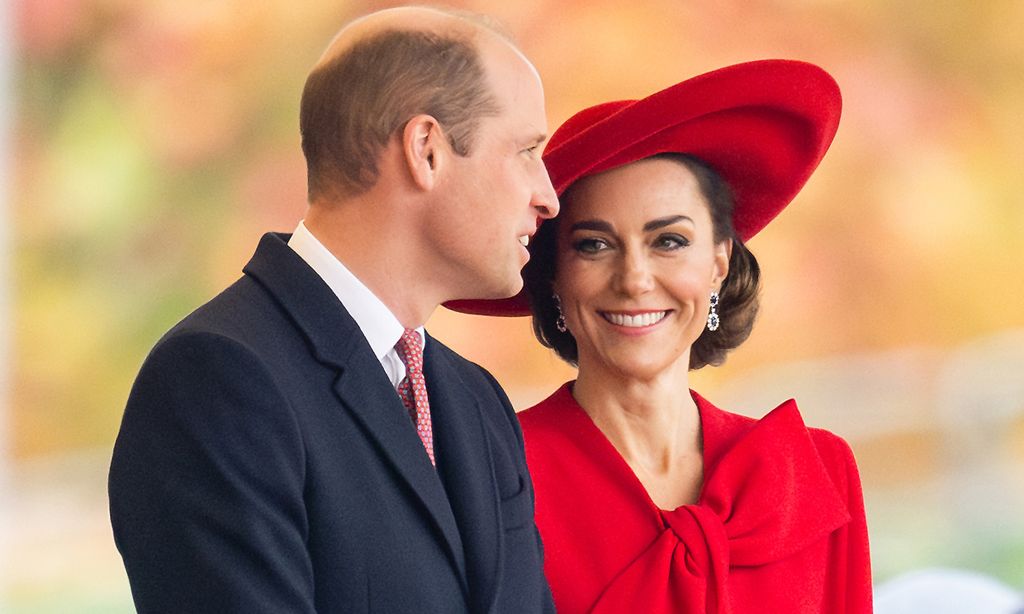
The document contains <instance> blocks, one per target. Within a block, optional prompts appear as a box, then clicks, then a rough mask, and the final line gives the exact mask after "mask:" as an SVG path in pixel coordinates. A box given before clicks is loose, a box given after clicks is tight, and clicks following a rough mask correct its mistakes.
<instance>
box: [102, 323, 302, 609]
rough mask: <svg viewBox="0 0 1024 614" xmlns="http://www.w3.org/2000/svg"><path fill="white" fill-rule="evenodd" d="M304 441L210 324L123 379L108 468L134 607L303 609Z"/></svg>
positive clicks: (257, 368) (266, 383)
mask: <svg viewBox="0 0 1024 614" xmlns="http://www.w3.org/2000/svg"><path fill="white" fill-rule="evenodd" d="M303 454H304V453H303V445H302V440H301V436H300V432H299V429H298V426H297V423H296V421H295V418H294V415H293V414H292V412H291V411H290V408H289V407H288V404H287V401H286V400H285V398H284V397H283V395H282V394H281V393H280V392H279V390H278V389H277V387H276V386H275V383H274V381H273V379H272V378H271V376H270V374H269V372H268V371H267V369H266V368H265V366H264V365H263V364H262V363H261V361H260V360H258V359H257V357H256V356H255V355H254V354H253V353H252V352H251V351H249V350H248V349H247V348H245V347H244V346H243V345H241V344H240V343H237V342H235V341H233V340H230V339H227V338H225V337H222V336H218V335H214V334H209V333H187V334H178V335H175V336H171V337H169V338H167V339H165V340H164V341H163V342H161V343H160V344H158V346H157V348H155V349H154V351H153V352H152V353H151V354H150V356H149V358H147V360H146V363H145V364H144V365H143V368H142V370H141V372H140V374H139V376H138V378H137V380H136V382H135V385H134V387H133V389H132V392H131V395H130V397H129V400H128V404H127V407H126V409H125V414H124V418H123V420H122V424H121V430H120V433H119V435H118V438H117V441H116V443H115V446H114V453H113V458H112V461H111V467H110V476H109V485H108V487H109V496H110V517H111V524H112V526H113V529H114V539H115V542H116V544H117V547H118V550H120V552H121V555H122V557H123V558H124V563H125V568H126V570H127V572H128V578H129V581H130V583H131V588H132V595H133V598H134V600H135V604H136V607H137V608H138V611H139V612H170V611H177V612H247V613H248V612H285V611H288V612H313V611H315V608H314V599H313V573H312V565H311V562H310V560H309V556H308V552H307V549H306V547H305V543H306V537H307V528H308V527H307V523H306V517H305V506H304V504H303V483H304V464H305V459H304V455H303Z"/></svg>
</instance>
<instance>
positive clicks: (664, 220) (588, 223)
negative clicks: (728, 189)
mask: <svg viewBox="0 0 1024 614" xmlns="http://www.w3.org/2000/svg"><path fill="white" fill-rule="evenodd" d="M683 220H689V221H690V223H691V224H692V223H693V218H691V217H690V216H688V215H669V216H666V217H659V218H658V219H656V220H651V221H650V222H647V223H646V224H644V232H651V231H652V230H658V229H659V228H664V227H665V226H671V225H672V224H675V223H677V222H682V221H683ZM577 230H596V231H598V232H607V233H609V234H611V233H612V232H613V229H612V225H611V224H609V223H608V222H605V221H603V220H582V221H579V222H576V223H575V224H573V225H572V226H570V227H569V232H576V231H577Z"/></svg>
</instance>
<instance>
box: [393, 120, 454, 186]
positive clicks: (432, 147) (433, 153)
mask: <svg viewBox="0 0 1024 614" xmlns="http://www.w3.org/2000/svg"><path fill="white" fill-rule="evenodd" d="M447 145H448V141H447V138H446V137H445V135H444V131H443V130H442V129H441V124H439V123H437V120H436V119H434V118H433V117H431V116H430V115H416V116H414V117H413V118H412V119H410V120H409V121H408V122H406V124H405V130H403V131H402V153H403V157H404V160H405V163H406V166H407V167H408V169H409V176H410V177H411V178H412V181H413V183H414V184H416V186H418V187H419V188H420V189H421V190H431V189H433V187H434V185H435V184H436V183H437V178H438V171H439V170H440V168H441V166H442V165H443V163H444V162H445V157H446V155H447V154H448V147H447Z"/></svg>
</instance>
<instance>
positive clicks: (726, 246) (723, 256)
mask: <svg viewBox="0 0 1024 614" xmlns="http://www.w3.org/2000/svg"><path fill="white" fill-rule="evenodd" d="M730 258H732V239H726V240H724V241H722V242H720V243H717V244H716V245H715V268H714V272H713V273H712V275H711V285H712V286H714V287H716V288H721V287H722V282H723V281H725V278H726V277H727V276H728V275H729V259H730Z"/></svg>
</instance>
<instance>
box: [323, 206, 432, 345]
mask: <svg viewBox="0 0 1024 614" xmlns="http://www.w3.org/2000/svg"><path fill="white" fill-rule="evenodd" d="M305 225H306V228H307V229H308V230H309V231H310V232H311V233H312V234H313V236H315V237H316V238H317V240H319V241H320V242H321V243H322V244H323V245H324V247H326V248H327V250H328V251H330V252H331V253H332V254H333V255H334V257H335V258H337V259H338V260H340V261H341V262H342V263H343V264H344V265H345V267H346V268H347V269H348V270H349V271H351V272H352V274H353V275H355V276H356V277H357V278H358V279H359V281H361V282H362V283H363V284H364V285H365V286H366V287H367V288H369V289H370V291H371V292H373V294H374V295H375V296H377V298H379V299H380V300H381V302H383V303H384V304H385V305H386V306H387V307H388V309H390V310H391V312H392V313H393V314H394V315H395V317H396V318H398V321H399V322H401V324H402V326H404V327H405V328H417V327H419V326H422V325H423V324H424V323H425V322H426V321H427V319H428V318H429V317H430V315H431V314H432V313H433V312H434V310H435V309H436V308H437V306H438V305H439V304H440V303H441V301H442V300H443V298H442V297H440V296H439V294H440V292H439V291H438V289H437V288H432V287H431V284H430V283H425V281H427V282H429V278H426V277H425V276H424V275H422V265H423V264H424V263H423V262H422V258H421V257H419V254H418V251H419V250H417V248H416V246H417V243H418V241H417V238H416V235H415V234H414V232H415V229H414V227H413V226H414V225H411V224H407V223H404V222H403V221H401V220H396V219H395V218H394V217H391V216H388V215H387V211H386V209H384V208H383V207H378V206H377V205H376V204H374V203H366V202H346V203H344V204H331V205H323V204H320V205H313V206H311V207H310V208H309V211H308V212H307V214H306V219H305Z"/></svg>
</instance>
